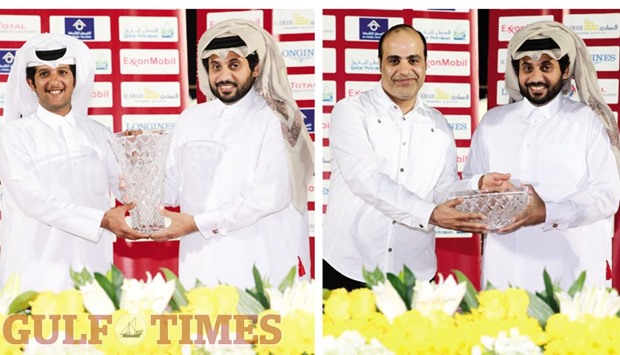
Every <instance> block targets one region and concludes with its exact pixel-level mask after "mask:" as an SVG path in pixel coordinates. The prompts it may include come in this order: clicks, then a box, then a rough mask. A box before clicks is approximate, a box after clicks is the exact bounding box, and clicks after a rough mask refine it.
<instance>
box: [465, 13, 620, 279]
mask: <svg viewBox="0 0 620 355" xmlns="http://www.w3.org/2000/svg"><path fill="white" fill-rule="evenodd" d="M506 63H507V65H506V68H507V69H506V88H507V90H508V92H509V95H510V98H511V101H513V103H511V104H509V105H505V106H500V107H496V108H494V109H492V110H490V111H489V112H488V113H487V114H486V115H485V117H483V119H482V122H481V124H480V125H479V126H478V128H477V130H476V132H475V134H474V136H473V140H472V146H471V150H470V153H469V158H468V161H467V163H466V165H465V168H464V171H463V175H464V176H465V177H466V176H471V175H474V174H479V173H481V172H484V171H487V170H488V169H493V170H496V169H499V170H508V171H510V172H511V173H512V177H513V179H515V181H521V182H522V183H527V184H529V187H530V201H529V203H528V206H527V208H526V210H525V211H524V213H523V214H522V215H520V216H518V217H517V218H516V220H515V222H514V224H512V225H510V226H508V227H506V228H504V229H502V230H500V231H498V232H496V233H489V234H487V236H486V239H485V242H484V252H483V283H487V282H489V283H491V284H492V285H493V286H495V287H498V288H507V287H509V286H510V285H513V286H518V287H523V288H526V289H528V290H531V291H541V290H542V289H543V288H544V284H543V278H542V274H543V269H546V270H547V271H548V272H549V274H550V276H551V278H552V279H553V280H554V281H556V282H559V284H560V286H561V287H562V288H564V289H568V287H570V285H571V284H572V283H573V282H574V281H575V279H576V278H577V277H578V276H579V274H580V273H581V272H582V271H584V270H585V271H586V283H587V284H591V285H607V286H609V285H610V283H609V281H608V280H609V279H610V278H611V269H610V263H611V242H612V240H611V238H612V236H613V230H612V223H613V221H612V219H611V217H612V216H613V214H614V213H615V212H616V211H617V209H618V201H619V199H620V182H619V180H618V169H617V161H618V154H617V153H618V128H617V126H616V123H615V121H614V118H613V116H612V113H611V110H610V109H609V107H608V106H607V105H606V104H605V102H604V100H603V97H602V95H601V91H600V88H599V86H598V84H597V81H596V70H595V69H594V65H593V64H592V61H591V59H590V57H589V55H588V51H587V48H586V46H585V44H584V43H583V40H581V39H580V38H579V37H578V36H577V35H576V34H575V33H574V32H572V31H571V30H570V29H568V28H567V27H566V26H564V25H562V24H560V23H557V22H552V21H542V22H537V23H533V24H531V25H528V26H526V27H524V28H523V29H522V30H521V31H519V32H517V33H516V34H515V35H514V37H513V38H512V39H511V41H510V43H509V44H508V58H507V61H506ZM571 78H572V79H574V80H575V85H576V87H577V90H578V91H579V97H580V99H581V101H582V102H576V101H573V100H571V99H569V98H567V97H565V96H564V95H562V93H564V94H566V93H569V92H570V88H571ZM573 94H574V93H573ZM523 98H525V100H523ZM514 101H516V102H514ZM584 103H586V104H584ZM610 142H611V143H612V144H610Z"/></svg>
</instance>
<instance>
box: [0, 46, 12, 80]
mask: <svg viewBox="0 0 620 355" xmlns="http://www.w3.org/2000/svg"><path fill="white" fill-rule="evenodd" d="M14 61H15V50H6V49H3V50H0V74H8V73H10V72H11V66H13V62H14Z"/></svg>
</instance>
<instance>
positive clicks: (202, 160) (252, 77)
mask: <svg viewBox="0 0 620 355" xmlns="http://www.w3.org/2000/svg"><path fill="white" fill-rule="evenodd" d="M198 78H199V84H200V89H201V90H202V92H203V93H204V94H205V95H206V96H207V98H208V99H209V100H210V101H208V102H206V103H203V104H199V105H196V106H193V107H190V108H188V109H187V110H185V111H184V112H183V114H182V115H181V117H180V118H179V123H178V125H177V127H176V131H175V134H174V137H173V140H172V143H171V147H170V152H169V156H168V163H167V170H166V198H165V199H166V203H167V204H168V205H173V206H176V205H179V206H180V208H181V213H172V212H168V211H162V213H164V215H165V216H167V217H169V218H171V219H172V223H171V225H170V227H168V228H167V229H165V230H164V231H162V232H159V233H156V234H153V235H152V236H151V237H152V239H155V240H166V239H170V238H177V237H183V238H182V239H181V242H180V243H181V244H180V262H179V275H180V279H181V281H182V283H183V284H184V285H185V286H186V287H193V286H194V284H195V282H196V280H199V281H200V282H201V283H202V284H204V285H210V286H213V285H216V284H218V283H220V282H222V283H227V284H231V285H235V286H238V287H252V286H253V285H254V281H253V276H252V267H253V266H256V267H257V268H258V270H259V271H260V272H261V274H262V275H263V276H266V277H268V278H269V280H270V281H271V282H272V283H275V284H278V283H279V282H280V281H281V280H282V279H283V278H284V277H285V276H286V274H287V273H288V272H289V271H290V270H291V268H292V267H297V274H298V275H299V276H308V275H309V274H308V271H309V267H310V260H309V258H310V254H309V240H308V213H307V187H308V184H309V179H310V178H311V176H312V172H313V168H314V165H313V149H312V142H311V140H310V137H309V135H308V132H307V130H306V127H305V125H304V122H303V117H302V114H301V111H300V110H299V108H298V107H297V104H296V103H295V100H294V98H293V95H292V91H291V89H290V85H289V82H288V79H287V76H286V65H285V64H284V59H283V58H282V56H281V54H280V51H279V50H278V47H277V45H276V43H275V41H274V40H273V38H272V37H271V35H269V33H267V32H266V31H265V30H264V29H262V28H260V27H258V26H256V25H255V24H253V23H251V22H249V21H246V20H236V19H235V20H228V21H223V22H220V23H218V24H217V25H215V26H213V27H212V28H210V29H209V30H208V31H206V32H205V33H204V34H203V36H202V37H201V39H200V41H199V43H198Z"/></svg>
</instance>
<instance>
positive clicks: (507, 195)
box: [449, 187, 528, 230]
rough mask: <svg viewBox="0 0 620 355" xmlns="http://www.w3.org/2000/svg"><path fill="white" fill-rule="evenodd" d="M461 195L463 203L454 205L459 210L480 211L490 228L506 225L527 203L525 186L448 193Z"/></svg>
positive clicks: (453, 195) (453, 196) (452, 196)
mask: <svg viewBox="0 0 620 355" xmlns="http://www.w3.org/2000/svg"><path fill="white" fill-rule="evenodd" d="M457 197H463V203H461V204H459V205H457V206H456V209H457V210H459V211H461V212H473V213H482V214H484V215H485V216H486V217H487V218H486V220H485V221H484V222H485V223H487V224H488V226H489V227H490V228H491V230H496V229H500V228H503V227H506V226H508V225H510V224H511V223H512V219H513V218H514V217H516V216H517V215H518V214H519V213H520V212H521V211H523V209H524V208H525V206H526V205H527V200H528V195H527V188H524V187H517V188H516V189H515V190H514V191H507V192H490V191H487V190H469V191H459V192H453V193H451V194H450V196H449V198H450V199H453V198H457Z"/></svg>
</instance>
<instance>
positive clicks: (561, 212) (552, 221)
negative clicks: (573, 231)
mask: <svg viewBox="0 0 620 355" xmlns="http://www.w3.org/2000/svg"><path fill="white" fill-rule="evenodd" d="M545 208H546V214H547V218H546V219H545V223H543V225H542V226H541V228H542V230H543V231H544V232H546V231H549V230H554V229H555V230H559V231H562V232H565V231H566V230H567V229H568V222H569V221H568V218H566V217H565V216H570V207H569V206H566V205H562V204H559V203H554V202H547V203H546V204H545Z"/></svg>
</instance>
